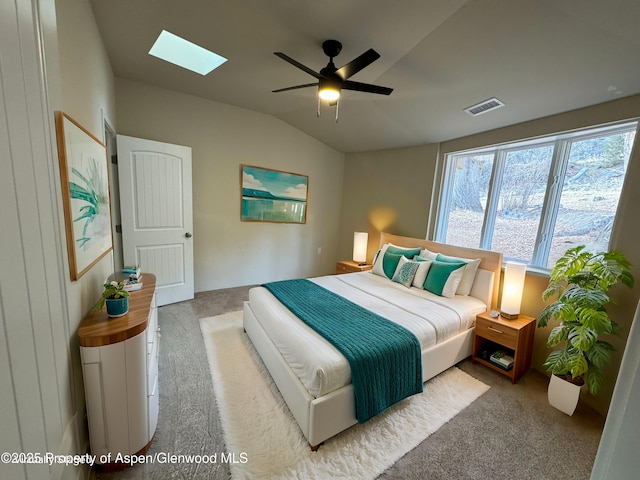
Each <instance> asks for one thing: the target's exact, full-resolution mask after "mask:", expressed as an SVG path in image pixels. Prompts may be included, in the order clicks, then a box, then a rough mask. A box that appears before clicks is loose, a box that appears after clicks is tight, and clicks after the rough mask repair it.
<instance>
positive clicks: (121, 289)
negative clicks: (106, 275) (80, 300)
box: [93, 280, 129, 317]
mask: <svg viewBox="0 0 640 480" xmlns="http://www.w3.org/2000/svg"><path fill="white" fill-rule="evenodd" d="M105 305H106V306H107V316H109V317H121V316H123V315H126V314H127V312H128V311H129V291H128V290H127V282H125V281H124V280H123V281H122V282H116V281H115V280H114V281H111V282H109V283H105V284H104V290H102V296H101V297H100V300H98V303H96V305H95V306H94V307H93V309H94V310H96V311H100V310H102V307H104V306H105Z"/></svg>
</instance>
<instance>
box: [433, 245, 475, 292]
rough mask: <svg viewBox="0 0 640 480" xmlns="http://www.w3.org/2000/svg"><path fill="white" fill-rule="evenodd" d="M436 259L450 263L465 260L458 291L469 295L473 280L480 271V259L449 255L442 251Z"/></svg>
mask: <svg viewBox="0 0 640 480" xmlns="http://www.w3.org/2000/svg"><path fill="white" fill-rule="evenodd" d="M436 260H439V261H441V262H448V263H460V262H464V263H465V264H466V265H465V267H464V272H463V274H462V280H460V284H459V285H458V291H457V292H456V293H457V294H458V295H469V293H470V292H471V287H473V282H474V281H475V279H476V272H477V271H478V266H479V265H480V259H479V258H475V259H473V258H458V257H449V256H447V255H442V254H441V253H439V254H438V255H437V257H436Z"/></svg>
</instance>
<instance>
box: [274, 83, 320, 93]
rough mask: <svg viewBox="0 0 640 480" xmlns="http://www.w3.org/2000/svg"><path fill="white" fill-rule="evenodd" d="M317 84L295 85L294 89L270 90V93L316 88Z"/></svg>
mask: <svg viewBox="0 0 640 480" xmlns="http://www.w3.org/2000/svg"><path fill="white" fill-rule="evenodd" d="M317 86H318V83H317V82H316V83H305V84H304V85H296V86H295V87H287V88H279V89H278V90H272V91H271V93H278V92H286V91H287V90H297V89H298V88H307V87H317Z"/></svg>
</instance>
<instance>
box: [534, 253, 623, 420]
mask: <svg viewBox="0 0 640 480" xmlns="http://www.w3.org/2000/svg"><path fill="white" fill-rule="evenodd" d="M630 267H631V264H630V263H629V261H628V260H627V259H626V258H625V256H624V255H623V254H622V253H620V252H617V251H611V252H598V253H593V252H589V251H588V250H586V249H585V247H584V246H579V247H574V248H571V249H569V250H567V251H566V253H565V254H564V255H563V256H562V257H560V258H559V259H558V261H557V262H556V264H555V267H554V268H553V271H552V272H551V276H550V279H549V285H548V286H547V288H546V290H545V291H544V292H543V293H542V299H543V300H548V299H549V298H551V297H556V300H555V301H554V302H553V303H551V304H550V305H547V306H546V307H545V309H544V310H543V311H542V313H541V314H540V319H539V321H538V327H546V326H547V325H548V323H549V322H559V324H558V325H557V326H556V327H554V328H553V329H552V330H551V332H550V333H549V338H548V340H547V346H548V347H550V348H554V347H560V348H556V349H554V350H553V351H552V352H551V353H550V354H549V356H548V357H547V360H546V362H545V363H544V366H545V367H546V368H547V371H549V372H551V374H552V375H551V381H550V382H549V391H548V394H549V403H550V404H551V405H553V406H554V407H556V408H558V409H559V410H561V411H563V412H565V413H567V414H568V415H572V414H573V412H574V410H575V407H576V405H577V403H578V399H579V396H580V387H581V386H582V385H586V388H588V389H589V392H590V393H592V394H596V393H598V392H599V391H600V389H601V388H602V385H603V384H604V376H603V374H602V371H601V367H602V366H603V365H604V364H605V363H608V362H609V361H610V359H611V358H610V352H611V351H612V350H614V348H613V346H612V345H611V344H610V343H608V342H606V341H604V340H601V339H599V336H600V335H601V334H616V333H618V331H619V329H620V327H619V326H618V324H616V322H614V321H613V320H611V318H609V315H608V314H607V311H606V310H605V306H606V305H607V304H609V303H613V300H612V299H611V298H610V297H609V294H608V291H609V289H610V288H611V287H613V286H614V285H616V284H617V283H618V282H622V283H623V284H624V285H626V286H627V287H629V288H632V287H633V283H634V279H633V276H632V275H631V272H630V271H629V268H630ZM562 380H564V381H565V382H566V383H567V384H566V385H565V384H564V383H563V382H562ZM565 387H566V388H568V389H569V390H571V393H570V396H571V398H570V399H568V398H567V397H566V393H565ZM556 394H560V395H562V396H563V397H561V398H556Z"/></svg>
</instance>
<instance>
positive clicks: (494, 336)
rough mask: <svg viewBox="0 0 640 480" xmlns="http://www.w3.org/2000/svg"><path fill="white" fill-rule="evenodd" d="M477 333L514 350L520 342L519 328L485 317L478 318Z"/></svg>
mask: <svg viewBox="0 0 640 480" xmlns="http://www.w3.org/2000/svg"><path fill="white" fill-rule="evenodd" d="M476 335H478V336H480V337H482V338H486V339H487V340H491V341H492V342H496V343H498V344H500V345H502V346H504V347H507V348H511V349H513V350H515V348H516V344H517V342H518V330H517V329H515V328H511V327H508V326H506V325H504V324H503V323H498V322H492V321H491V320H486V319H484V318H478V319H477V320H476Z"/></svg>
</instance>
